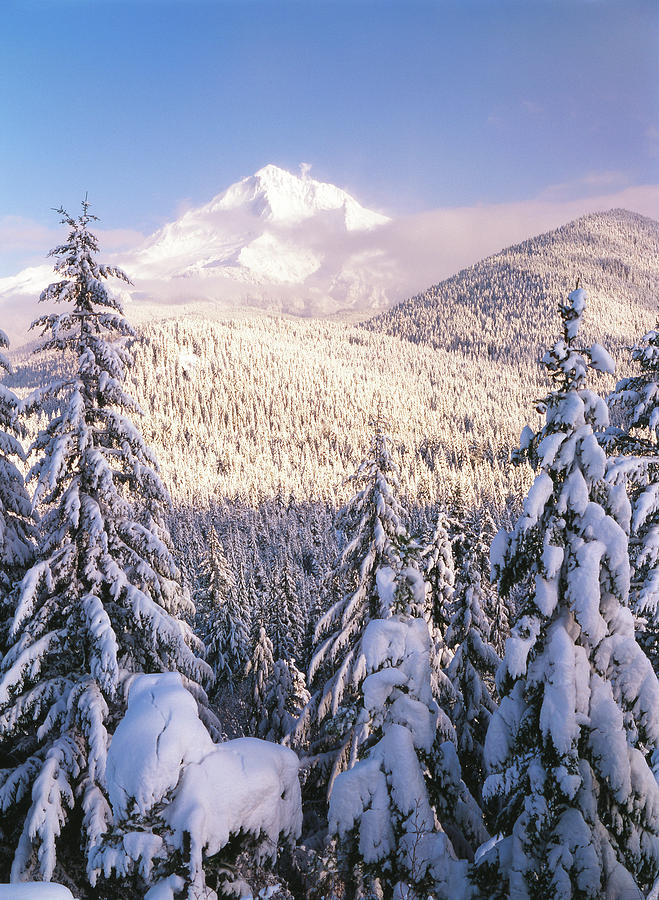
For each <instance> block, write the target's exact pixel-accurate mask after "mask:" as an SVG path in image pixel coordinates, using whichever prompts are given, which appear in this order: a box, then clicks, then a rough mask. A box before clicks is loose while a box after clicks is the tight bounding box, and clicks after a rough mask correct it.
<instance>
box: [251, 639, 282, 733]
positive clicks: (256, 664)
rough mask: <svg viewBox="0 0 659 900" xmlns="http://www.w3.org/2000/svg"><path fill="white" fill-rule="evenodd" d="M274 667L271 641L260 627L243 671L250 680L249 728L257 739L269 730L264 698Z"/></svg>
mask: <svg viewBox="0 0 659 900" xmlns="http://www.w3.org/2000/svg"><path fill="white" fill-rule="evenodd" d="M274 667H275V661H274V657H273V655H272V641H271V640H270V638H269V637H268V635H267V633H266V630H265V628H264V627H263V626H262V625H261V626H260V627H259V632H258V635H257V639H256V645H255V646H254V651H253V653H252V658H251V659H250V661H249V662H248V663H247V667H246V670H245V674H246V675H247V676H248V678H249V679H250V689H251V703H252V706H251V719H250V727H251V729H252V732H253V734H255V735H257V736H258V737H264V736H265V734H266V733H267V731H268V728H269V724H268V708H267V706H266V696H267V691H268V684H269V682H270V679H271V677H272V672H273V669H274Z"/></svg>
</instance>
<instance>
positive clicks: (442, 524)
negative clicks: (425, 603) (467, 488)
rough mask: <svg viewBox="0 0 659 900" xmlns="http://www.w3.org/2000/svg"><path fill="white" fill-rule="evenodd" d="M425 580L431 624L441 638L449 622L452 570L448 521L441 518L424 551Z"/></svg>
mask: <svg viewBox="0 0 659 900" xmlns="http://www.w3.org/2000/svg"><path fill="white" fill-rule="evenodd" d="M422 556H423V561H424V568H425V575H426V581H427V582H428V585H429V598H430V604H431V612H432V621H433V623H434V624H435V625H436V626H437V627H438V628H439V630H440V634H441V637H442V639H443V638H444V636H445V635H446V629H447V628H448V626H449V623H450V621H451V609H452V601H453V586H454V583H455V571H454V563H453V553H452V551H451V539H450V537H449V534H448V522H447V519H446V516H445V515H440V516H438V518H437V522H436V524H435V530H434V531H433V533H432V536H431V537H430V539H429V540H428V541H427V542H426V546H425V548H424V550H423V554H422Z"/></svg>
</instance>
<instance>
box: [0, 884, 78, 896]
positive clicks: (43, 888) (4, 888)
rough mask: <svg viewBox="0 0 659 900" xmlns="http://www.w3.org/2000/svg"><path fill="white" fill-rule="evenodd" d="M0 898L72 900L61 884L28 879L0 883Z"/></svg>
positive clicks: (70, 894) (69, 893)
mask: <svg viewBox="0 0 659 900" xmlns="http://www.w3.org/2000/svg"><path fill="white" fill-rule="evenodd" d="M0 900H73V894H72V893H71V891H70V890H69V889H68V888H65V887H64V885H63V884H53V883H52V882H45V881H30V882H27V881H26V882H25V883H23V884H0Z"/></svg>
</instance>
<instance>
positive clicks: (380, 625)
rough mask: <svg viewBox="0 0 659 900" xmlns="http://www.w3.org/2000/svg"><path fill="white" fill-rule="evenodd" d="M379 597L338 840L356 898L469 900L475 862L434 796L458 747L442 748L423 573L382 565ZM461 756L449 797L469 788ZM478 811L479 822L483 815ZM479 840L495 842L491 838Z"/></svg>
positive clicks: (363, 648) (363, 653) (337, 819)
mask: <svg viewBox="0 0 659 900" xmlns="http://www.w3.org/2000/svg"><path fill="white" fill-rule="evenodd" d="M377 591H378V598H379V609H378V616H377V617H374V618H373V619H371V620H370V621H369V622H368V624H367V625H366V628H365V630H364V633H363V636H362V639H361V642H360V646H359V665H360V668H361V670H362V671H363V672H364V674H365V676H366V677H365V678H364V681H363V683H362V685H361V691H360V694H361V697H362V698H363V701H362V702H363V706H362V708H361V709H360V711H359V713H358V716H357V719H356V723H355V730H356V731H357V734H358V740H357V741H356V743H357V744H358V747H359V750H358V754H357V760H356V761H355V762H354V763H353V766H352V767H351V768H350V769H348V771H345V772H343V773H341V774H339V775H338V777H337V779H336V781H335V783H334V786H333V788H332V791H331V794H330V807H329V831H330V834H331V835H332V834H333V835H336V836H337V838H338V840H339V850H340V855H339V858H340V859H341V860H342V862H343V869H344V872H345V876H346V882H347V884H348V886H349V887H350V889H351V890H352V895H353V896H354V897H360V898H361V897H364V898H366V897H369V898H370V897H383V898H387V900H389V898H394V897H395V898H409V900H422V898H427V897H429V896H436V897H440V898H443V900H448V898H462V897H465V896H467V895H468V893H469V890H468V886H467V882H466V878H465V874H466V863H465V862H460V861H458V859H457V857H456V854H455V852H454V849H453V847H452V845H451V841H450V839H449V838H448V836H447V834H446V833H445V832H444V830H443V829H442V827H441V826H440V825H438V822H437V816H436V811H435V809H434V808H433V805H432V802H431V793H430V790H429V788H430V780H431V771H432V772H433V773H434V774H436V772H435V765H434V763H436V759H437V757H441V758H442V759H445V757H444V754H445V753H446V756H448V755H450V754H451V749H453V745H452V744H451V743H450V742H445V741H442V740H441V738H440V742H439V746H438V723H439V721H440V719H441V718H443V719H445V718H446V717H445V715H444V714H443V713H442V711H441V710H440V709H439V707H438V706H437V704H436V702H435V700H434V697H433V692H432V687H431V653H432V642H431V637H430V629H429V625H428V622H427V620H426V617H425V615H424V612H425V605H426V585H425V582H424V578H423V575H422V573H421V571H420V569H419V568H418V567H416V568H414V567H412V566H410V565H408V566H407V567H406V568H405V569H402V570H399V571H395V570H393V569H392V568H388V567H385V566H383V567H382V568H381V569H380V570H379V573H378V579H377ZM446 724H448V723H446ZM440 747H441V749H440ZM449 748H450V749H449ZM452 756H453V759H454V760H455V763H456V767H455V769H456V770H457V771H454V772H453V773H449V772H448V771H447V767H446V766H445V767H444V771H443V772H442V773H441V776H446V775H448V776H449V777H448V778H444V779H443V782H444V783H443V784H442V786H441V787H440V788H438V790H439V791H440V792H444V791H445V790H446V788H447V787H448V786H449V784H448V783H449V781H451V780H457V781H458V782H460V774H459V763H458V762H457V757H456V756H455V753H454V752H453V754H452ZM441 776H440V777H441ZM461 786H462V789H463V791H462V792H461V793H464V794H465V795H466V794H467V792H466V790H465V789H464V785H463V784H462V785H461ZM455 799H456V801H457V802H458V803H460V801H461V799H462V797H456V798H455ZM473 806H475V804H474V805H473ZM462 812H463V810H462V809H461V810H460V811H459V813H458V815H460V814H461V813H462ZM474 812H475V815H476V818H477V819H479V818H480V811H479V810H478V809H475V810H474ZM451 819H452V820H454V819H455V811H454V810H452V812H451ZM478 836H479V837H480V838H481V839H484V838H485V837H487V835H486V834H485V833H484V831H483V832H481V833H480V834H479V835H478Z"/></svg>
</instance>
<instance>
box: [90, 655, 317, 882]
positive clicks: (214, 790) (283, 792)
mask: <svg viewBox="0 0 659 900" xmlns="http://www.w3.org/2000/svg"><path fill="white" fill-rule="evenodd" d="M298 765H299V763H298V759H297V756H296V755H295V754H294V753H293V752H292V751H291V750H289V749H288V748H286V747H282V746H280V745H278V744H272V743H269V742H266V741H261V740H258V739H256V738H238V739H237V740H233V741H227V742H225V743H223V744H215V743H213V740H212V738H211V736H210V734H209V733H208V731H207V729H206V727H205V726H204V724H203V722H202V721H201V720H200V719H199V716H198V712H197V705H196V703H195V701H194V699H193V697H192V696H191V694H190V692H189V691H188V690H186V689H185V687H184V686H183V683H182V679H181V676H180V675H179V674H178V673H175V672H172V673H166V674H161V675H138V676H136V677H135V678H134V680H133V682H132V684H131V687H130V691H129V694H128V706H127V709H126V714H125V716H124V717H123V719H122V720H121V721H120V722H119V725H118V726H117V728H116V731H115V733H114V736H113V738H112V741H111V744H110V749H109V751H108V758H107V768H106V772H107V789H108V797H109V800H110V804H111V807H112V822H111V829H110V831H109V833H108V835H106V837H105V838H104V839H103V840H102V841H101V842H99V844H98V845H97V847H96V849H95V851H94V853H93V856H92V858H91V860H90V863H91V869H92V871H91V878H92V883H96V882H97V880H98V879H99V877H101V876H103V877H105V878H108V877H110V876H112V875H113V876H114V877H117V878H121V879H125V878H127V879H129V880H130V883H132V884H133V886H134V889H135V890H137V889H141V890H142V891H143V892H146V891H147V888H148V892H146V897H148V898H149V900H153V898H158V900H165V898H170V900H173V898H174V897H177V898H180V897H185V898H189V900H193V898H194V900H199V898H205V900H214V898H215V896H216V894H217V895H218V896H247V895H248V893H249V887H248V886H247V885H246V884H245V883H244V882H243V881H242V879H241V877H240V873H239V872H236V871H235V861H236V858H237V857H238V855H239V854H240V852H241V851H243V850H244V849H245V848H249V849H250V850H251V851H252V858H253V860H254V861H255V862H264V861H266V860H267V859H274V858H275V857H276V854H277V845H278V841H279V840H280V838H295V837H297V836H298V835H299V833H300V829H301V824H302V811H301V805H300V785H299V781H298Z"/></svg>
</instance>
